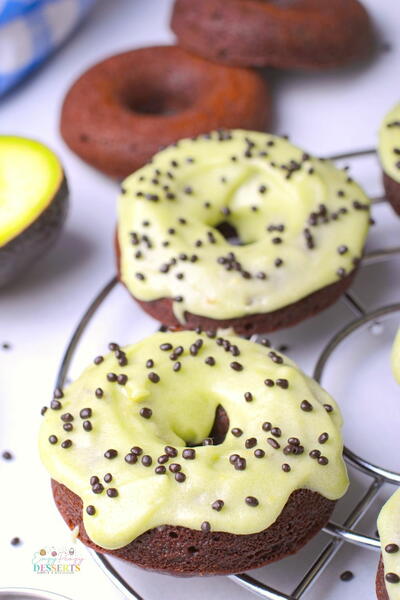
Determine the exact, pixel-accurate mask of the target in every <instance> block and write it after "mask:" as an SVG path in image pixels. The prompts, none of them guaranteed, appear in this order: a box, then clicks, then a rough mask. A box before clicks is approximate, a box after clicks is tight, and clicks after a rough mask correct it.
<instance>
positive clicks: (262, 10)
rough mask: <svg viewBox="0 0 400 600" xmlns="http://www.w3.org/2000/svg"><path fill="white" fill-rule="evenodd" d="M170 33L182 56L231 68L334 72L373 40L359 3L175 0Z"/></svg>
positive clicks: (351, 0) (339, 0) (353, 0)
mask: <svg viewBox="0 0 400 600" xmlns="http://www.w3.org/2000/svg"><path fill="white" fill-rule="evenodd" d="M171 28H172V30H173V31H174V33H175V34H176V36H177V38H178V43H179V44H180V45H181V46H182V47H184V48H186V49H187V50H190V51H192V52H195V53H197V54H199V55H201V56H204V57H206V58H209V59H212V60H216V61H218V62H222V63H224V64H228V65H235V66H256V67H262V66H273V67H278V68H302V69H325V68H332V67H338V66H341V65H345V64H348V63H351V62H353V61H354V60H356V59H359V58H361V57H363V56H364V55H366V54H367V52H368V50H369V49H370V47H371V45H372V38H373V34H372V28H371V24H370V20H369V17H368V14H367V12H366V10H365V8H364V7H363V6H362V4H361V3H360V2H358V0H330V1H329V2H321V0H275V1H272V2H271V1H268V2H265V1H260V0H230V1H229V2H226V1H225V0H202V1H201V2H193V0H176V2H175V5H174V9H173V13H172V20H171Z"/></svg>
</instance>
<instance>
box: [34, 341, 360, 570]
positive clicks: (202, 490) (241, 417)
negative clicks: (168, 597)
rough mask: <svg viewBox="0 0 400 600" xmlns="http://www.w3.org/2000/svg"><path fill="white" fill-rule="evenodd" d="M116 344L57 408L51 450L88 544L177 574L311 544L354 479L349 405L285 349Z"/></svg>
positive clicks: (46, 444) (45, 436)
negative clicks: (342, 406)
mask: <svg viewBox="0 0 400 600" xmlns="http://www.w3.org/2000/svg"><path fill="white" fill-rule="evenodd" d="M109 347H110V349H111V350H112V352H111V353H110V354H109V355H107V356H104V357H103V356H98V357H96V358H95V359H94V364H93V365H92V366H91V367H89V368H88V369H86V370H85V371H84V372H83V374H82V375H81V377H80V378H79V379H78V380H77V381H75V382H74V383H72V384H71V385H70V386H69V387H68V388H67V389H65V390H63V391H61V390H57V391H56V394H55V398H54V400H53V401H52V402H51V405H50V409H48V410H47V411H46V412H45V414H44V422H43V424H42V428H41V432H40V454H41V458H42V460H43V462H44V464H45V466H46V468H47V469H48V471H49V473H50V475H51V477H52V480H53V483H52V486H53V494H54V498H55V501H56V504H57V507H58V508H59V510H60V512H61V514H62V516H63V517H64V519H65V521H66V522H67V524H68V525H69V527H70V528H71V529H73V528H76V527H78V535H79V538H80V539H81V540H82V541H83V542H84V543H85V544H87V545H88V546H90V547H92V548H94V549H96V550H98V551H100V552H109V553H111V554H114V555H116V556H118V557H120V558H124V559H126V560H128V561H130V562H133V563H134V564H136V565H139V566H141V567H143V568H146V569H151V570H156V571H160V572H164V573H168V574H172V575H187V576H190V575H217V574H229V573H235V572H242V571H246V570H248V569H252V568H255V567H260V566H262V565H264V564H267V563H269V562H272V561H275V560H278V559H280V558H283V557H284V556H287V555H289V554H292V553H294V552H296V551H297V550H298V549H300V548H301V547H302V546H303V545H304V544H305V543H306V542H307V541H308V540H309V539H310V538H311V537H312V536H313V535H315V534H316V533H317V532H318V531H319V530H320V529H321V527H323V526H324V525H325V524H326V522H327V521H328V519H329V517H330V515H331V513H332V510H333V508H334V505H335V501H336V500H337V499H338V498H340V497H341V496H342V495H343V494H344V493H345V491H346V489H347V486H348V478H347V473H346V468H345V465H344V461H343V456H342V450H343V442H342V436H341V424H342V419H341V415H340V411H339V409H338V407H337V405H336V404H335V402H334V401H333V400H332V399H331V398H330V396H329V395H328V394H327V393H326V392H325V391H324V390H323V389H322V388H321V387H320V386H319V385H318V384H317V383H316V382H315V381H313V380H312V379H310V378H309V377H308V376H307V375H305V374H304V373H302V372H301V371H300V370H299V369H298V368H297V366H296V365H295V364H294V363H293V362H292V361H290V360H289V359H288V358H287V357H285V356H283V355H282V354H281V353H279V352H275V351H273V350H271V348H269V347H265V346H263V345H261V344H254V343H252V342H249V341H246V340H243V339H241V338H238V337H235V336H225V337H223V338H222V337H217V335H216V334H215V333H212V332H209V333H207V334H204V333H199V332H189V331H182V332H175V333H172V332H166V333H157V334H154V335H152V336H150V337H149V338H147V339H145V340H142V341H140V342H138V343H136V344H134V345H133V346H128V347H126V348H120V347H119V346H118V345H117V344H115V343H113V344H110V346H109Z"/></svg>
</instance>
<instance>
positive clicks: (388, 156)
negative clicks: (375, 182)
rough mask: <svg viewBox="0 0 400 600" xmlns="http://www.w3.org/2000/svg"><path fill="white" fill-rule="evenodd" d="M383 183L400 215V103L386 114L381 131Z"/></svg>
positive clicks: (391, 202) (388, 196)
mask: <svg viewBox="0 0 400 600" xmlns="http://www.w3.org/2000/svg"><path fill="white" fill-rule="evenodd" d="M378 151H379V157H380V161H381V165H382V169H383V185H384V188H385V192H386V197H387V199H388V201H389V202H390V204H391V205H392V208H393V210H394V211H395V212H396V213H397V214H398V215H400V103H399V104H396V106H395V107H394V108H393V109H392V110H391V111H390V112H389V113H388V114H387V115H386V117H385V119H384V121H383V123H382V126H381V129H380V133H379V150H378Z"/></svg>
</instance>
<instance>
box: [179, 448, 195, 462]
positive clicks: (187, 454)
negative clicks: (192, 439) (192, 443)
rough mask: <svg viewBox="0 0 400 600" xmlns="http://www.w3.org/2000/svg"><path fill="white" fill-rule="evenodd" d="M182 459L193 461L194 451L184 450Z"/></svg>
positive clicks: (191, 449)
mask: <svg viewBox="0 0 400 600" xmlns="http://www.w3.org/2000/svg"><path fill="white" fill-rule="evenodd" d="M182 457H183V458H185V459H186V460H194V459H195V458H196V450H194V449H193V448H185V450H184V451H183V452H182Z"/></svg>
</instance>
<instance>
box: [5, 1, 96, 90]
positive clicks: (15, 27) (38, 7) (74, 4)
mask: <svg viewBox="0 0 400 600" xmlns="http://www.w3.org/2000/svg"><path fill="white" fill-rule="evenodd" d="M95 2H96V0H0V96H1V95H2V94H4V93H5V92H7V91H8V90H9V89H10V88H11V87H12V86H14V85H16V84H17V83H18V82H19V81H21V80H22V79H23V78H24V77H25V76H26V75H28V74H29V73H30V72H31V71H33V70H34V69H35V68H36V67H38V66H39V65H40V64H41V63H42V62H43V61H44V60H45V59H46V58H47V57H48V56H49V55H50V54H51V53H52V52H53V51H54V50H55V49H56V48H57V47H58V46H59V45H60V44H62V42H63V41H64V40H65V39H66V38H67V36H68V35H69V34H70V33H71V32H72V30H73V29H74V28H75V27H76V25H78V23H79V22H80V21H81V19H82V18H83V17H84V16H85V15H86V14H87V12H88V11H89V9H90V8H91V7H92V6H93V4H94V3H95Z"/></svg>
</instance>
